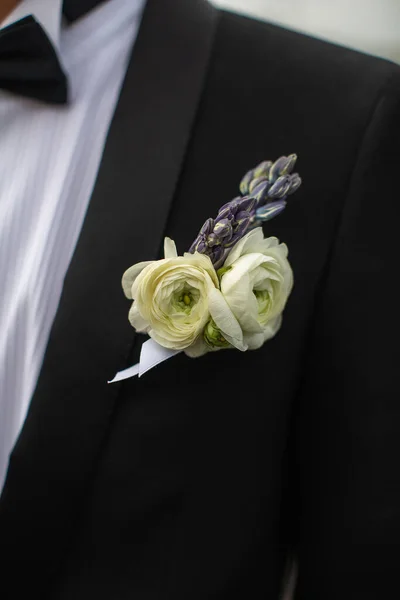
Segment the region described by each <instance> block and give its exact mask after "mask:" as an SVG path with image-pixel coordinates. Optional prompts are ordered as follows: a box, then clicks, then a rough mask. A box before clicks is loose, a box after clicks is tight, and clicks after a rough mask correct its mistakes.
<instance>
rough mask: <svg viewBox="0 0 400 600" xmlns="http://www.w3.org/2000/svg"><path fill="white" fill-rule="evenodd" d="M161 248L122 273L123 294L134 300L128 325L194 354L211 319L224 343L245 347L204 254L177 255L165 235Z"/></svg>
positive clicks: (201, 345)
mask: <svg viewBox="0 0 400 600" xmlns="http://www.w3.org/2000/svg"><path fill="white" fill-rule="evenodd" d="M164 253H165V258H164V259H162V260H157V261H147V262H142V263H138V264H136V265H133V266H132V267H130V268H129V269H128V270H127V271H126V272H125V273H124V275H123V278H122V287H123V290H124V293H125V295H126V297H127V298H130V299H133V301H134V302H133V304H132V307H131V310H130V311H129V320H130V322H131V325H132V326H133V327H134V328H135V329H136V330H137V331H139V332H142V333H147V334H148V335H150V337H152V338H153V339H154V340H155V341H156V342H157V343H159V344H160V345H161V346H164V347H165V348H171V349H173V350H185V352H186V353H187V354H189V355H190V356H200V355H201V354H204V353H205V352H207V350H208V349H209V348H208V347H207V345H206V343H205V342H204V339H203V331H204V327H205V326H206V324H207V323H208V322H209V321H210V319H211V318H212V319H213V320H214V322H215V323H216V325H217V326H218V327H219V328H220V329H222V327H223V328H224V335H225V338H226V340H227V341H228V342H229V343H231V344H232V345H233V346H235V347H236V348H238V349H239V350H245V349H246V346H245V344H244V343H243V334H242V330H241V327H240V325H239V323H238V321H237V319H236V318H235V317H234V315H233V313H232V311H231V310H230V309H229V306H228V305H227V303H226V301H225V299H224V298H223V296H222V294H221V291H220V289H219V280H218V277H217V274H216V272H215V269H214V267H213V265H212V262H211V260H210V259H209V257H208V256H205V255H203V254H199V253H197V252H196V253H195V254H188V253H185V254H184V256H178V255H177V252H176V247H175V243H174V242H173V241H172V240H170V239H169V238H165V245H164Z"/></svg>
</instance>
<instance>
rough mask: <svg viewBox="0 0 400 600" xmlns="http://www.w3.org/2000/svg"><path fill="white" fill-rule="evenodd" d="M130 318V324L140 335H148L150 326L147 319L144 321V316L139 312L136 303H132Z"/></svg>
mask: <svg viewBox="0 0 400 600" xmlns="http://www.w3.org/2000/svg"><path fill="white" fill-rule="evenodd" d="M128 318H129V322H130V324H131V325H132V327H134V328H135V329H136V331H138V332H140V333H147V331H148V328H149V324H148V322H147V321H146V320H145V319H143V317H142V315H141V314H140V312H139V311H138V309H137V306H136V302H133V303H132V306H131V309H130V311H129V315H128Z"/></svg>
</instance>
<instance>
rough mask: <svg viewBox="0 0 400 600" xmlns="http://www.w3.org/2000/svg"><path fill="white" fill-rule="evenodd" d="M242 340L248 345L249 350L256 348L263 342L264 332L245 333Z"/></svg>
mask: <svg viewBox="0 0 400 600" xmlns="http://www.w3.org/2000/svg"><path fill="white" fill-rule="evenodd" d="M244 341H245V342H246V344H247V345H248V347H249V350H258V348H261V346H262V345H263V343H264V342H265V339H264V333H245V334H244Z"/></svg>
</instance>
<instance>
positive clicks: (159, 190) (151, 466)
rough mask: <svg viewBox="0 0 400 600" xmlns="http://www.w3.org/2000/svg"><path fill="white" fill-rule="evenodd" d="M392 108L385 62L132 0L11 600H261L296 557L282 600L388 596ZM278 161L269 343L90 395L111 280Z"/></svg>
mask: <svg viewBox="0 0 400 600" xmlns="http://www.w3.org/2000/svg"><path fill="white" fill-rule="evenodd" d="M399 98H400V69H399V68H398V67H397V66H395V65H393V64H391V63H389V62H386V61H382V60H379V59H375V58H372V57H368V56H364V55H362V54H359V53H356V52H353V51H350V50H347V49H344V48H339V47H336V46H334V45H331V44H327V43H324V42H321V41H317V40H314V39H311V38H309V37H306V36H304V35H300V34H296V33H292V32H289V31H286V30H284V29H281V28H279V27H276V26H273V25H269V24H264V23H259V22H256V21H252V20H250V19H246V18H244V17H241V16H238V15H232V14H229V13H225V12H221V13H218V12H217V11H216V10H215V9H213V8H211V7H210V6H209V5H207V4H206V3H205V2H202V0H196V1H193V2H188V1H187V0H162V1H161V0H148V4H147V7H146V9H145V13H144V17H143V22H142V26H141V30H140V33H139V38H138V40H137V43H136V45H135V48H134V51H133V57H132V61H131V65H130V67H129V70H128V74H127V78H126V81H125V84H124V89H123V92H122V95H121V99H120V102H119V105H118V108H117V110H116V114H115V117H114V120H113V124H112V127H111V131H110V134H109V138H108V142H107V147H106V151H105V154H104V157H103V161H102V165H101V169H100V173H99V177H98V181H97V184H96V188H95V192H94V194H93V197H92V200H91V204H90V207H89V211H88V214H87V217H86V220H85V224H84V228H83V231H82V233H81V236H80V239H79V242H78V246H77V249H76V251H75V254H74V258H73V260H72V263H71V266H70V269H69V271H68V274H67V278H66V281H65V286H64V291H63V295H62V299H61V302H60V306H59V310H58V313H57V317H56V320H55V323H54V326H53V329H52V334H51V339H50V343H49V346H48V349H47V353H46V358H45V362H44V365H43V368H42V372H41V376H40V380H39V383H38V387H37V389H36V392H35V396H34V398H33V401H32V405H31V407H30V410H29V413H28V417H27V420H26V422H25V424H24V428H23V430H22V433H21V435H20V437H19V439H18V442H17V444H16V446H15V448H14V450H13V453H12V455H11V459H10V467H9V472H8V477H7V482H6V485H5V489H4V492H3V495H2V497H1V501H0V539H1V544H2V549H4V558H3V560H2V562H1V563H0V564H1V567H0V568H1V569H2V573H1V581H2V586H3V589H8V588H7V583H8V582H10V583H12V587H11V588H10V589H11V590H12V595H10V596H9V597H10V598H11V597H12V598H19V597H21V598H23V597H26V594H27V593H30V594H31V595H32V594H33V593H37V592H40V595H41V598H43V599H45V598H52V599H60V600H80V599H85V600H86V599H87V598H91V597H95V598H98V599H104V600H105V599H107V600H108V599H110V598H113V600H114V599H115V600H125V599H128V598H129V599H131V598H135V599H139V600H142V599H143V600H144V599H146V600H147V599H149V598H152V599H157V600H158V599H160V600H161V599H162V600H165V599H166V598H173V599H174V600H181V599H182V600H183V599H184V600H187V599H189V598H190V600H197V599H198V600H204V599H206V598H221V599H222V598H224V599H225V598H229V599H231V598H241V599H242V598H252V599H258V598H260V599H267V598H268V600H277V599H278V598H279V597H280V591H281V587H282V576H283V572H284V567H285V562H286V559H287V557H288V556H289V555H291V554H292V553H293V552H295V553H296V555H297V557H298V562H299V573H300V575H299V585H298V589H297V599H296V600H303V598H304V600H305V599H307V600H322V599H323V600H354V599H358V598H360V599H361V598H362V599H363V600H381V599H382V598H386V597H396V595H398V582H397V569H396V568H395V567H396V565H397V564H398V562H399V559H400V546H399V536H400V532H399V528H400V516H399V512H398V507H399V506H400V504H399V500H400V498H399V489H400V474H399V469H398V468H397V460H398V457H399V455H400V420H399V416H400V415H399V411H398V406H397V402H398V397H399V385H398V384H399V381H398V375H397V369H396V361H395V357H396V353H395V345H394V340H396V339H397V337H398V335H399V334H400V323H399V316H398V311H397V304H396V295H395V292H394V291H393V290H392V289H391V285H390V284H391V282H392V281H393V277H394V274H395V273H396V266H397V254H398V253H397V247H396V235H395V234H396V228H397V222H398V210H399V209H398V202H397V201H396V183H397V174H396V173H397V164H398V160H399V151H398V146H397V135H398V133H397V132H398V125H399V124H400V123H399V119H400V105H399V104H400V103H399ZM291 152H296V153H297V154H298V155H299V161H298V170H299V172H300V173H301V175H302V177H303V181H304V183H303V186H302V188H301V189H300V191H299V192H297V193H296V195H295V196H293V198H292V199H291V202H290V204H289V206H288V208H287V209H286V211H285V213H284V214H283V215H281V216H280V217H279V218H277V219H276V220H274V221H273V222H272V223H271V224H269V225H268V226H267V227H265V233H266V234H269V235H276V236H277V237H279V238H280V239H281V240H282V241H284V242H286V243H287V244H288V247H289V252H290V260H291V263H292V266H293V270H294V274H295V286H294V290H293V293H292V296H291V298H290V300H289V303H288V306H287V308H286V310H285V314H284V320H283V326H282V329H281V331H280V332H279V333H278V335H277V336H276V338H275V339H274V340H272V341H270V342H268V343H267V344H265V346H264V347H263V348H262V349H260V350H258V351H256V352H248V353H244V354H242V353H240V352H228V351H226V352H219V353H215V354H212V355H207V356H205V357H203V358H200V359H196V360H190V359H188V358H186V357H185V356H184V355H179V356H177V357H175V358H174V359H172V360H171V361H167V362H166V363H164V364H163V365H161V366H159V367H157V369H154V370H153V371H152V372H150V373H148V374H147V375H145V376H144V377H143V378H141V379H132V380H128V381H126V382H122V383H120V384H113V385H112V386H107V384H106V381H107V379H109V378H110V377H111V376H113V375H114V373H115V371H116V370H118V369H121V368H124V367H125V366H128V365H129V364H132V363H133V362H135V361H136V359H137V357H138V353H139V349H140V344H141V342H142V339H141V337H140V336H135V335H134V334H133V331H132V330H131V328H130V325H129V323H128V321H127V313H128V310H129V306H130V303H129V302H128V301H127V300H125V299H124V297H123V295H122V291H121V289H120V278H121V275H122V272H123V271H124V270H125V269H126V268H127V267H128V266H130V265H131V264H133V263H134V262H137V261H139V260H146V259H149V258H156V257H157V256H158V257H159V256H161V247H162V239H163V235H164V234H166V233H167V234H168V235H169V236H170V237H172V238H173V239H175V240H176V242H177V246H178V251H179V252H183V251H184V250H186V249H187V248H188V247H189V246H190V243H191V242H192V240H193V239H194V237H195V235H196V233H197V231H198V229H199V227H200V226H201V225H202V223H203V222H204V220H205V219H206V218H207V217H209V216H212V215H214V214H215V213H216V211H217V209H218V208H219V207H220V206H221V205H222V204H223V203H224V202H226V201H227V200H229V199H231V198H232V197H234V196H235V195H237V186H238V182H239V179H240V177H241V175H242V174H243V173H244V172H245V171H246V170H247V169H248V168H250V167H252V166H254V165H255V164H257V163H258V162H260V161H261V160H263V159H266V158H275V157H278V156H279V155H281V154H288V153H291ZM16 572H17V573H18V574H19V576H18V577H15V573H16ZM21 574H24V577H22V576H21ZM24 594H25V595H24ZM3 597H4V596H3ZM5 597H7V595H6V596H5Z"/></svg>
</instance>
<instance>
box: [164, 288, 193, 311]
mask: <svg viewBox="0 0 400 600" xmlns="http://www.w3.org/2000/svg"><path fill="white" fill-rule="evenodd" d="M199 297H200V294H199V291H198V290H196V289H195V288H192V287H188V286H187V287H184V288H183V289H180V290H178V291H176V292H175V293H174V294H173V296H172V298H171V304H172V306H173V308H174V309H175V310H176V311H177V312H184V313H186V314H190V312H191V311H192V309H193V307H194V306H195V305H196V304H197V302H198V301H199Z"/></svg>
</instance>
